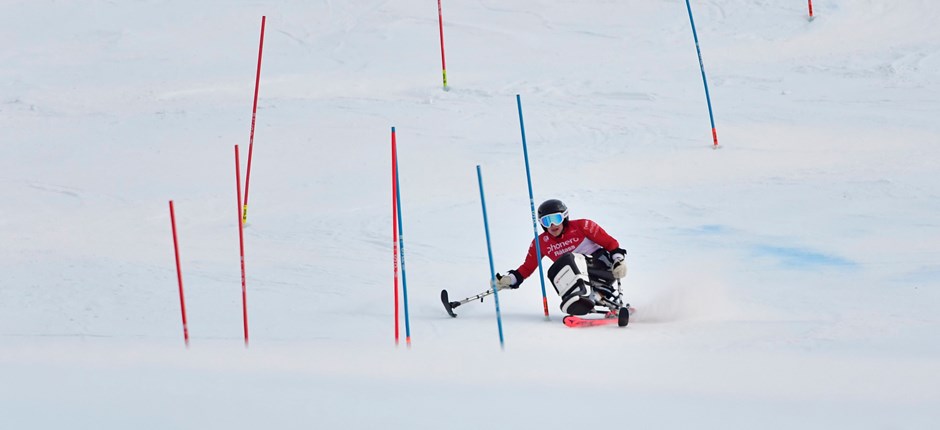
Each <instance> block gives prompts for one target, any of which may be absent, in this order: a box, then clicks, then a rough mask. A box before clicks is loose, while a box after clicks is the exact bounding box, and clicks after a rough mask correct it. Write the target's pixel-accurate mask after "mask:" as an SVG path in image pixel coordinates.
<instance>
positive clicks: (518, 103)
mask: <svg viewBox="0 0 940 430" xmlns="http://www.w3.org/2000/svg"><path fill="white" fill-rule="evenodd" d="M516 106H518V107H519V129H520V130H522V157H523V158H525V179H526V181H527V182H528V183H529V209H530V210H531V212H532V232H533V233H534V234H535V241H534V242H533V243H534V244H535V257H536V258H538V261H539V282H541V283H542V308H543V309H544V310H545V318H548V297H547V296H546V295H545V277H544V276H543V274H542V248H541V247H540V246H539V227H538V221H537V220H536V219H535V198H534V197H532V174H531V173H530V172H529V148H528V147H527V146H526V142H525V122H524V121H523V120H522V98H521V97H520V96H519V94H516ZM520 281H521V279H520Z"/></svg>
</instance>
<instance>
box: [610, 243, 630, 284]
mask: <svg viewBox="0 0 940 430" xmlns="http://www.w3.org/2000/svg"><path fill="white" fill-rule="evenodd" d="M626 256H627V251H624V250H623V249H620V248H617V249H615V250H613V251H611V253H610V258H611V259H612V260H614V266H613V267H612V268H611V269H610V271H611V272H612V273H613V275H614V278H617V279H622V278H623V277H624V276H627V261H626Z"/></svg>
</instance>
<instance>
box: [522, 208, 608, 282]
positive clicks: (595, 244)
mask: <svg viewBox="0 0 940 430" xmlns="http://www.w3.org/2000/svg"><path fill="white" fill-rule="evenodd" d="M601 248H604V249H606V250H607V251H613V250H615V249H617V248H620V243H618V242H617V239H614V238H613V237H611V236H610V235H609V234H607V232H606V231H604V229H603V228H601V226H599V225H597V223H596V222H594V221H591V220H589V219H573V220H569V221H568V226H567V227H565V229H564V230H563V231H562V232H561V236H558V237H555V236H552V235H551V233H549V232H547V231H545V232H542V234H540V235H539V249H540V250H541V252H542V257H548V258H550V259H551V260H552V261H555V260H557V259H558V258H559V257H561V256H562V255H565V254H567V253H569V252H577V253H579V254H585V255H590V254H592V253H594V252H595V251H597V250H598V249H601ZM538 267H539V261H538V257H537V256H536V254H535V241H534V240H533V241H532V243H531V244H530V245H529V253H528V254H526V256H525V261H524V262H523V263H522V265H521V266H519V268H518V269H516V271H517V272H519V275H521V276H522V278H523V279H525V278H528V277H529V275H531V274H532V272H534V271H535V269H537V268H538ZM516 282H520V283H521V282H522V279H519V280H517V281H516Z"/></svg>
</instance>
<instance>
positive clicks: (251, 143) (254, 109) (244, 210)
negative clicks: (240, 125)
mask: <svg viewBox="0 0 940 430" xmlns="http://www.w3.org/2000/svg"><path fill="white" fill-rule="evenodd" d="M265 18H266V17H264V16H262V17H261V43H260V44H259V46H258V70H257V71H256V72H255V100H254V102H253V103H252V105H251V132H250V133H249V135H248V169H247V171H246V172H245V205H244V206H239V210H240V211H241V215H239V217H240V218H241V220H242V223H245V222H247V221H248V182H249V181H250V180H251V153H252V150H253V149H254V147H255V119H256V117H257V114H258V86H259V84H260V83H261V53H262V52H263V51H264V21H265Z"/></svg>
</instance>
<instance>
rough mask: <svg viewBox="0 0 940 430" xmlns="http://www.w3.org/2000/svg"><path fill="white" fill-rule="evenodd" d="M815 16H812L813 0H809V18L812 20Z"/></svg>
mask: <svg viewBox="0 0 940 430" xmlns="http://www.w3.org/2000/svg"><path fill="white" fill-rule="evenodd" d="M815 18H816V17H814V16H813V0H809V20H810V21H812V20H813V19H815Z"/></svg>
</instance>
